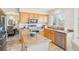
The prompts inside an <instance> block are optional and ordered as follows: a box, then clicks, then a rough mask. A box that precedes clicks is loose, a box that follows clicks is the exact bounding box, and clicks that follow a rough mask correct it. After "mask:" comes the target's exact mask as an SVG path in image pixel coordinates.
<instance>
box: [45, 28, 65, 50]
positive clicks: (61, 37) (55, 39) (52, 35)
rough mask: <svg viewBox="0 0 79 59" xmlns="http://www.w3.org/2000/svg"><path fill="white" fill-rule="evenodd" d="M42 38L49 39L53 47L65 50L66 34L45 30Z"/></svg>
mask: <svg viewBox="0 0 79 59" xmlns="http://www.w3.org/2000/svg"><path fill="white" fill-rule="evenodd" d="M44 36H45V37H47V38H48V39H50V40H51V41H52V43H54V44H55V45H57V46H59V47H61V48H62V49H64V50H66V33H62V32H58V31H54V30H51V29H45V30H44Z"/></svg>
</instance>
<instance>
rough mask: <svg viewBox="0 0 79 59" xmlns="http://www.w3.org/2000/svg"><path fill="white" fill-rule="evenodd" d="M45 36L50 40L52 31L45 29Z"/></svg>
mask: <svg viewBox="0 0 79 59" xmlns="http://www.w3.org/2000/svg"><path fill="white" fill-rule="evenodd" d="M44 36H45V37H47V38H48V39H50V30H49V29H44Z"/></svg>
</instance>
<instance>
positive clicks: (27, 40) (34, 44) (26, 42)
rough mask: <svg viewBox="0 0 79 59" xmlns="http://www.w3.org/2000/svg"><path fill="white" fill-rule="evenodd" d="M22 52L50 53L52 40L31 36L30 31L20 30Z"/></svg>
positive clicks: (37, 35) (40, 36) (36, 35)
mask: <svg viewBox="0 0 79 59" xmlns="http://www.w3.org/2000/svg"><path fill="white" fill-rule="evenodd" d="M20 34H21V36H20V37H21V42H22V50H23V51H24V50H27V51H48V50H49V44H50V42H51V40H49V39H47V38H46V37H44V36H42V35H40V34H38V33H36V34H35V35H34V36H31V35H30V32H29V30H27V29H22V30H20Z"/></svg>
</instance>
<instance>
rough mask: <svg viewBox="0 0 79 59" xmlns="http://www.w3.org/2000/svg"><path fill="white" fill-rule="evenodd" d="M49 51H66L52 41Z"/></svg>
mask: <svg viewBox="0 0 79 59" xmlns="http://www.w3.org/2000/svg"><path fill="white" fill-rule="evenodd" d="M49 51H64V50H63V49H61V48H60V47H57V46H56V45H55V44H53V43H51V44H50V47H49Z"/></svg>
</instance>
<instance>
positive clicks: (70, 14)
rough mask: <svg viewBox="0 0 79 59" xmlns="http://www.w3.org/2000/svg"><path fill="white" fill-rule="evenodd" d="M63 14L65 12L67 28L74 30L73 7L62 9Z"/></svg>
mask: <svg viewBox="0 0 79 59" xmlns="http://www.w3.org/2000/svg"><path fill="white" fill-rule="evenodd" d="M64 14H65V26H66V27H67V28H68V29H73V30H74V8H66V9H64Z"/></svg>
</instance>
